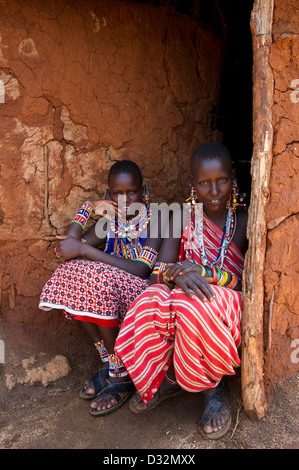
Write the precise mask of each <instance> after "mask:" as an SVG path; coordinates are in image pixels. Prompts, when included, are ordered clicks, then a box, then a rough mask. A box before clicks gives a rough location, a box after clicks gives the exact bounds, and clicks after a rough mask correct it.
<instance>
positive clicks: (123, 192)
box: [109, 173, 142, 218]
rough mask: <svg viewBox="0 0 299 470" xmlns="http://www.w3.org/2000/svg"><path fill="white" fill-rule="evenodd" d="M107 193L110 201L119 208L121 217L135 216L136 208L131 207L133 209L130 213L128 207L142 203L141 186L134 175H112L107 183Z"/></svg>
mask: <svg viewBox="0 0 299 470" xmlns="http://www.w3.org/2000/svg"><path fill="white" fill-rule="evenodd" d="M109 192H110V197H111V200H112V201H114V202H116V203H117V204H118V205H119V206H120V209H121V211H122V216H123V217H124V216H125V215H126V217H127V218H130V217H133V216H135V210H136V208H137V206H135V207H131V209H135V210H131V211H130V210H129V207H130V205H131V204H140V203H142V185H141V184H140V181H139V179H138V178H137V176H136V175H134V173H119V174H117V175H112V176H111V177H110V181H109ZM139 210H140V209H139ZM128 211H129V213H128ZM124 212H125V214H124ZM131 212H133V213H131Z"/></svg>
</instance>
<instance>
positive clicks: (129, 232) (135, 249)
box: [110, 205, 151, 260]
mask: <svg viewBox="0 0 299 470" xmlns="http://www.w3.org/2000/svg"><path fill="white" fill-rule="evenodd" d="M150 218H151V210H150V208H149V206H144V205H143V206H142V210H141V211H140V213H139V214H138V215H137V216H136V217H134V218H133V219H131V220H129V221H128V222H127V220H124V219H121V218H115V223H114V224H113V223H111V222H110V228H111V231H112V232H113V233H115V240H114V247H113V252H114V253H115V254H116V255H117V256H121V257H122V258H126V259H133V260H134V259H137V258H138V256H139V254H140V252H141V250H142V244H141V243H140V241H139V236H140V234H141V233H142V232H143V231H144V229H145V228H146V226H147V225H148V223H149V221H150Z"/></svg>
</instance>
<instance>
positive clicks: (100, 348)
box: [94, 341, 109, 362]
mask: <svg viewBox="0 0 299 470" xmlns="http://www.w3.org/2000/svg"><path fill="white" fill-rule="evenodd" d="M94 344H95V347H96V348H97V351H98V353H99V355H100V357H101V360H102V362H108V361H109V355H108V352H107V349H106V348H105V345H104V342H103V341H98V342H97V343H94Z"/></svg>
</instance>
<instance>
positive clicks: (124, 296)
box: [39, 232, 148, 327]
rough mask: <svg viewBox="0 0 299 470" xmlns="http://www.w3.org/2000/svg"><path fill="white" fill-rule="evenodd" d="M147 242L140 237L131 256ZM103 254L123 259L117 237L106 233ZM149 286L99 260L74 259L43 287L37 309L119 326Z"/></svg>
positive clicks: (144, 235) (143, 280)
mask: <svg viewBox="0 0 299 470" xmlns="http://www.w3.org/2000/svg"><path fill="white" fill-rule="evenodd" d="M145 240H146V234H140V236H139V238H138V239H136V240H135V244H134V245H133V248H132V250H131V251H132V253H133V252H135V255H134V256H135V257H137V256H138V254H139V252H140V250H141V249H142V246H143V244H144V242H145ZM105 252H106V253H110V254H111V255H112V256H113V255H114V256H122V252H121V250H120V249H119V244H118V243H117V237H116V236H115V234H113V233H112V232H111V233H110V234H108V238H107V243H106V248H105ZM147 286H148V280H147V279H141V278H139V277H138V276H134V275H133V274H130V273H128V272H126V271H123V270H122V269H119V268H117V267H115V266H110V265H108V264H105V263H101V262H99V261H89V260H85V259H73V260H70V261H66V262H64V263H61V264H60V265H59V266H58V268H57V269H56V270H55V271H54V273H53V274H52V276H51V278H50V279H49V280H48V282H46V284H45V285H44V287H43V289H42V292H41V295H40V302H39V308H40V309H41V310H46V311H48V310H51V309H58V310H62V311H63V312H64V314H65V316H66V317H67V318H68V319H75V320H80V321H87V322H92V323H96V324H98V325H101V326H105V327H106V326H107V327H118V326H120V325H121V324H122V322H123V319H124V317H125V315H126V312H127V310H128V308H129V307H130V305H131V304H132V302H133V300H135V298H136V297H137V296H138V295H139V294H141V293H142V292H143V291H144V289H146V287H147Z"/></svg>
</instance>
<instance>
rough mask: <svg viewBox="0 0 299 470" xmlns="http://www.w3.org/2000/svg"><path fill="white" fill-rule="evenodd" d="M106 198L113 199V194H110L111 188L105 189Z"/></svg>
mask: <svg viewBox="0 0 299 470" xmlns="http://www.w3.org/2000/svg"><path fill="white" fill-rule="evenodd" d="M104 199H105V200H106V201H107V200H108V201H109V200H110V199H111V196H110V191H109V189H108V188H107V189H105V192H104Z"/></svg>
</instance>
